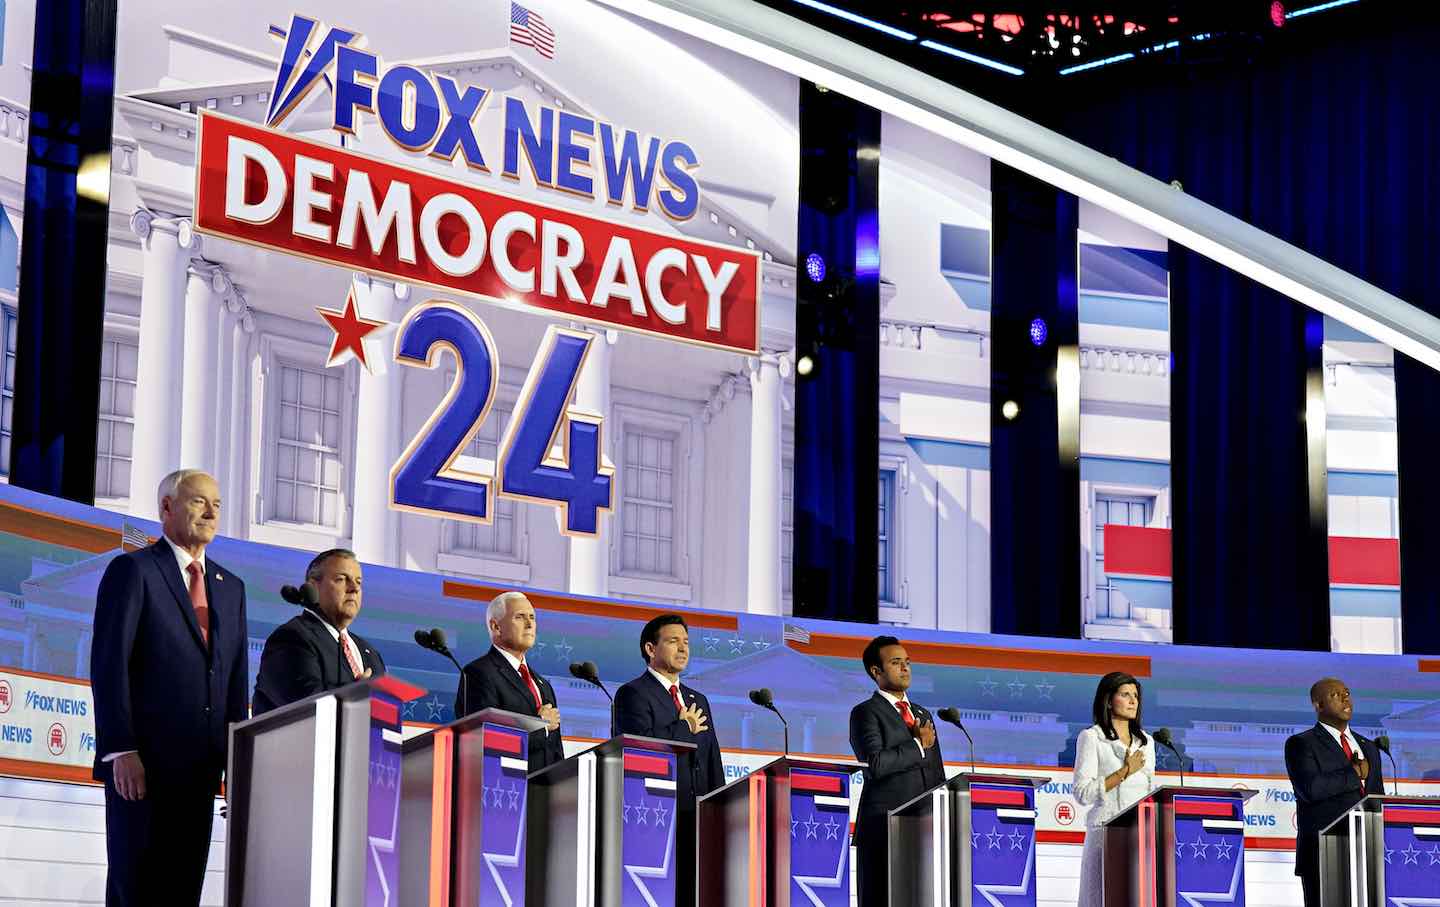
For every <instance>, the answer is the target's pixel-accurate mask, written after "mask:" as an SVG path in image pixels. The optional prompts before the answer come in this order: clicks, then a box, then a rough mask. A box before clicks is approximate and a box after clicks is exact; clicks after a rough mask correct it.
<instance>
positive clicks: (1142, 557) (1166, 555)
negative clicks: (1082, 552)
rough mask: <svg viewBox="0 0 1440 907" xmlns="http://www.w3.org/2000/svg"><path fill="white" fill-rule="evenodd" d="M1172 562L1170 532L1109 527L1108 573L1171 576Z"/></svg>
mask: <svg viewBox="0 0 1440 907" xmlns="http://www.w3.org/2000/svg"><path fill="white" fill-rule="evenodd" d="M1171 563H1172V562H1171V557H1170V530H1169V529H1151V528H1150V527H1148V526H1118V525H1115V524H1106V526H1105V572H1106V573H1116V574H1128V575H1130V576H1155V577H1168V576H1170V575H1171V571H1172V569H1173V568H1172V566H1171Z"/></svg>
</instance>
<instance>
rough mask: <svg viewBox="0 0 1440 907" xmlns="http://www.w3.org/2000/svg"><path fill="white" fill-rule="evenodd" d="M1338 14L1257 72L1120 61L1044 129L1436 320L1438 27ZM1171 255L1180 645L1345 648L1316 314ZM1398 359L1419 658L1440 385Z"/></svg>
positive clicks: (1412, 631)
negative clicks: (1316, 389)
mask: <svg viewBox="0 0 1440 907" xmlns="http://www.w3.org/2000/svg"><path fill="white" fill-rule="evenodd" d="M1326 16H1327V17H1329V18H1328V19H1327V22H1326V25H1325V28H1324V30H1323V31H1321V32H1316V33H1312V34H1310V35H1309V36H1308V37H1307V38H1306V40H1303V41H1302V40H1299V39H1298V38H1297V39H1294V40H1281V41H1279V42H1278V43H1276V44H1273V45H1272V46H1271V48H1270V49H1269V50H1267V51H1265V52H1264V53H1263V54H1259V55H1257V56H1256V57H1255V58H1254V59H1253V60H1250V61H1244V60H1236V59H1234V58H1233V57H1232V58H1225V57H1223V56H1217V58H1216V61H1215V63H1214V64H1213V65H1209V66H1204V65H1195V66H1189V67H1180V66H1170V67H1152V68H1149V69H1141V68H1139V67H1130V68H1128V71H1127V68H1126V67H1123V66H1116V67H1114V68H1113V69H1114V70H1115V71H1114V72H1113V73H1106V74H1105V75H1104V77H1103V78H1100V79H1096V80H1092V81H1090V82H1087V83H1083V84H1082V83H1080V82H1078V81H1077V82H1075V83H1071V84H1070V85H1069V86H1067V90H1068V91H1070V92H1071V94H1070V95H1068V96H1067V103H1065V104H1063V105H1061V107H1058V108H1052V110H1051V112H1050V113H1046V114H1043V115H1041V116H1042V118H1043V119H1046V120H1048V121H1049V122H1050V123H1051V124H1052V125H1055V126H1056V127H1058V128H1060V129H1061V130H1062V131H1064V132H1066V133H1067V134H1069V135H1071V136H1072V137H1074V138H1076V139H1078V140H1080V141H1082V142H1085V143H1086V144H1088V145H1091V146H1092V147H1095V148H1097V149H1100V150H1102V151H1104V152H1106V153H1108V154H1112V155H1114V156H1116V157H1117V158H1119V159H1120V160H1122V161H1124V162H1126V163H1128V164H1130V165H1132V166H1135V167H1138V168H1140V169H1141V170H1144V171H1146V172H1148V173H1149V174H1151V175H1152V176H1155V177H1157V178H1160V179H1163V180H1167V181H1168V180H1179V181H1180V182H1181V183H1182V185H1183V188H1184V191H1186V192H1189V193H1191V194H1193V195H1195V196H1198V197H1199V198H1202V199H1204V200H1205V201H1207V202H1210V203H1211V204H1214V205H1217V206H1219V207H1221V208H1223V209H1225V210H1227V211H1229V212H1230V213H1232V214H1234V215H1236V216H1238V217H1241V218H1244V219H1246V220H1248V221H1250V222H1251V223H1254V224H1255V225H1257V226H1259V227H1260V228H1262V229H1264V230H1266V231H1269V232H1271V233H1274V234H1276V235H1278V236H1280V237H1282V238H1284V239H1287V240H1289V241H1290V242H1293V243H1295V244H1297V245H1299V246H1301V247H1302V248H1305V249H1307V250H1308V251H1310V252H1313V253H1314V254H1316V255H1318V256H1320V257H1321V258H1324V259H1327V260H1329V261H1331V262H1334V263H1335V264H1336V265H1338V266H1340V267H1342V268H1345V269H1346V270H1349V271H1351V272H1353V273H1355V274H1358V275H1359V276H1361V277H1363V278H1364V279H1366V280H1368V281H1371V282H1373V283H1375V284H1376V285H1378V286H1380V287H1383V288H1385V289H1386V290H1388V291H1390V292H1392V293H1394V294H1396V295H1398V296H1400V297H1401V298H1404V299H1406V300H1408V301H1410V302H1413V303H1415V304H1417V305H1419V306H1421V307H1422V308H1425V309H1426V310H1428V311H1431V312H1436V313H1440V290H1437V277H1440V274H1437V271H1440V255H1437V253H1436V240H1437V233H1436V229H1435V228H1436V219H1437V217H1440V214H1437V211H1440V178H1437V176H1440V174H1437V167H1440V157H1437V152H1440V144H1437V141H1436V139H1437V130H1440V126H1437V121H1436V117H1435V116H1434V110H1435V96H1434V85H1435V84H1436V71H1435V70H1436V67H1435V62H1434V61H1435V48H1436V47H1437V46H1440V28H1437V26H1436V24H1435V23H1433V22H1431V21H1420V20H1418V19H1415V18H1410V17H1406V20H1405V21H1404V22H1401V21H1399V20H1398V19H1392V18H1391V17H1388V16H1387V17H1384V18H1383V19H1382V18H1381V17H1378V16H1375V15H1374V7H1373V5H1371V4H1359V5H1357V7H1356V8H1355V9H1354V10H1349V11H1346V10H1338V11H1335V12H1333V13H1327V14H1326ZM1317 18H1319V17H1318V16H1317ZM1247 63H1248V65H1247ZM1100 72H1104V71H1103V70H1102V71H1100ZM1170 260H1171V263H1172V274H1171V294H1172V300H1173V301H1172V335H1173V345H1174V356H1175V373H1174V376H1173V379H1172V392H1171V393H1172V407H1173V408H1172V412H1171V420H1172V425H1173V426H1174V431H1175V434H1174V437H1173V450H1172V456H1173V458H1174V467H1173V470H1172V473H1173V477H1174V486H1175V487H1174V495H1175V502H1176V503H1175V530H1176V531H1175V542H1174V544H1175V552H1174V554H1175V638H1176V642H1192V643H1211V644H1221V645H1254V646H1283V647H1287V648H1295V647H1300V648H1322V649H1323V648H1328V638H1327V636H1328V634H1327V633H1325V632H1324V631H1323V629H1322V628H1324V627H1326V626H1327V625H1328V614H1329V612H1328V601H1327V599H1326V595H1325V585H1326V582H1327V573H1326V571H1327V569H1328V568H1327V565H1326V557H1325V551H1324V535H1323V532H1319V531H1317V529H1318V527H1317V525H1316V513H1315V508H1314V507H1313V506H1312V505H1314V504H1317V503H1319V504H1323V498H1321V500H1320V501H1318V502H1317V501H1315V495H1316V491H1317V488H1316V483H1315V482H1314V481H1313V480H1311V481H1307V469H1309V467H1311V466H1312V465H1313V464H1311V463H1309V462H1307V459H1306V453H1307V451H1306V446H1305V442H1304V435H1303V422H1299V423H1297V421H1296V417H1297V414H1303V411H1304V410H1303V406H1304V387H1305V385H1304V376H1305V374H1306V371H1307V369H1309V370H1312V374H1313V368H1314V366H1315V363H1316V355H1317V352H1316V345H1317V344H1318V342H1319V332H1318V331H1317V328H1316V319H1315V318H1314V316H1313V315H1310V314H1309V313H1308V312H1306V311H1305V310H1304V309H1303V308H1302V307H1301V306H1299V304H1297V303H1293V302H1291V301H1289V300H1288V299H1285V298H1283V297H1279V296H1277V295H1276V294H1274V293H1271V292H1269V291H1265V290H1261V289H1259V288H1257V287H1255V286H1254V285H1253V284H1251V283H1250V282H1249V281H1248V280H1246V279H1245V278H1243V277H1240V276H1239V275H1236V274H1234V273H1231V272H1229V271H1226V270H1225V269H1222V268H1219V267H1218V266H1216V265H1213V264H1211V263H1209V262H1208V261H1207V260H1205V259H1203V258H1200V257H1199V256H1196V255H1194V254H1192V253H1189V252H1188V251H1186V250H1182V249H1172V254H1171V258H1170ZM1396 360H1397V362H1396V385H1397V390H1396V402H1397V411H1398V412H1397V416H1398V420H1397V421H1398V433H1399V473H1400V479H1399V482H1400V533H1401V581H1402V594H1401V602H1402V622H1403V627H1404V645H1405V650H1406V651H1407V652H1432V653H1433V652H1440V621H1437V620H1435V607H1436V602H1437V601H1440V557H1436V551H1437V547H1436V544H1435V542H1436V541H1440V533H1437V530H1436V529H1435V528H1434V524H1435V521H1436V517H1437V515H1440V475H1437V471H1436V467H1435V451H1436V450H1437V449H1440V428H1437V427H1436V418H1435V409H1434V406H1432V402H1433V403H1440V375H1437V374H1436V373H1435V372H1434V371H1432V370H1430V369H1428V368H1426V367H1424V366H1421V365H1418V364H1416V363H1414V362H1412V361H1410V360H1408V359H1406V358H1405V357H1404V356H1401V355H1398V354H1397V356H1396ZM1309 453H1310V457H1311V459H1313V457H1314V452H1313V451H1311V452H1309ZM1310 473H1312V474H1313V469H1312V470H1310ZM1319 488H1320V490H1321V491H1322V492H1323V483H1322V484H1321V485H1320V486H1319ZM1319 516H1321V517H1323V507H1321V508H1320V509H1319ZM1321 523H1322V524H1323V519H1322V520H1321Z"/></svg>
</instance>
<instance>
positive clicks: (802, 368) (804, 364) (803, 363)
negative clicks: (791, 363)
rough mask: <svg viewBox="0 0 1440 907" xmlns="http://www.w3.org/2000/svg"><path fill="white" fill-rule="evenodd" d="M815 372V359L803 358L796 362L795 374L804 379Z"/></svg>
mask: <svg viewBox="0 0 1440 907" xmlns="http://www.w3.org/2000/svg"><path fill="white" fill-rule="evenodd" d="M813 371H815V360H814V359H811V358H810V357H809V356H801V357H800V358H799V359H796V360H795V374H797V375H799V376H800V377H802V378H803V377H805V376H806V375H808V374H810V373H811V372H813Z"/></svg>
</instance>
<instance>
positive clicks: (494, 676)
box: [455, 646, 565, 772]
mask: <svg viewBox="0 0 1440 907" xmlns="http://www.w3.org/2000/svg"><path fill="white" fill-rule="evenodd" d="M526 664H529V662H526ZM530 676H531V677H532V678H534V680H535V686H536V687H537V688H538V689H539V690H540V701H541V702H542V703H544V704H545V705H553V706H555V707H556V708H559V705H558V703H557V702H556V699H555V688H554V687H552V686H551V685H550V681H548V680H546V679H545V678H544V677H541V676H540V675H539V674H538V673H536V671H535V668H534V666H533V665H531V666H530ZM462 708H463V709H464V710H465V712H464V713H465V714H466V715H469V714H471V713H474V712H478V711H480V710H481V709H504V710H505V711H507V712H518V713H520V714H521V715H538V714H539V713H540V710H539V709H537V708H536V707H535V697H534V696H533V695H532V694H531V693H530V688H529V687H527V686H526V685H525V681H523V680H521V679H520V672H519V671H517V670H515V669H514V668H512V667H510V662H508V661H506V660H505V656H504V655H501V654H500V650H499V649H496V648H495V647H494V646H491V647H490V651H488V652H486V653H485V654H484V655H481V656H480V657H479V658H477V659H475V660H474V661H472V662H470V663H469V664H468V665H466V666H465V670H463V671H461V672H460V688H459V689H458V690H456V692H455V713H456V714H457V715H458V714H460V710H461V709H462ZM564 758H565V745H564V743H563V742H562V740H561V738H560V730H559V729H558V728H557V729H556V730H553V731H551V732H550V733H548V734H547V733H545V732H544V731H536V732H535V733H533V734H531V735H530V771H532V772H534V771H539V770H540V769H542V768H544V767H545V766H547V765H553V764H554V763H556V762H559V761H560V760H561V759H564Z"/></svg>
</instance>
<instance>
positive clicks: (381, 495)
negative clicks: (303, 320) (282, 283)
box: [335, 275, 408, 567]
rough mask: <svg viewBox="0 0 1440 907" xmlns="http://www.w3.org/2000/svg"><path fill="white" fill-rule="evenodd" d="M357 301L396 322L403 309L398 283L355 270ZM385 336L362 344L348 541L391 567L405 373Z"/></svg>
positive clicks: (365, 556) (364, 312)
mask: <svg viewBox="0 0 1440 907" xmlns="http://www.w3.org/2000/svg"><path fill="white" fill-rule="evenodd" d="M400 292H404V291H403V290H401V291H400ZM406 295H408V293H406ZM342 302H343V300H337V301H336V303H335V305H336V307H339V305H340V304H341V303H342ZM355 302H356V308H357V310H358V312H359V314H360V316H361V317H363V318H372V319H376V320H380V321H388V322H391V323H394V322H396V321H399V320H400V316H401V314H402V309H401V305H402V302H401V300H400V298H399V296H398V295H397V287H396V285H395V284H393V283H391V282H389V281H386V280H381V279H379V278H375V277H367V276H365V275H357V276H356V278H355ZM385 340H386V341H387V342H385V343H380V342H375V343H369V344H367V345H366V348H365V355H366V358H367V360H368V361H369V363H370V370H371V371H373V372H374V374H371V371H367V370H366V369H365V368H363V367H361V368H360V387H359V394H358V395H359V400H358V402H357V418H356V431H355V479H354V484H353V486H352V488H351V492H350V494H351V509H350V518H351V523H350V545H351V547H352V548H354V549H355V553H356V554H357V555H358V556H359V558H360V560H361V561H363V562H365V563H367V564H384V565H386V566H389V567H394V566H398V565H399V563H400V544H399V539H400V533H399V528H400V512H399V511H396V510H391V509H390V467H392V466H394V465H395V459H396V458H397V457H399V456H400V432H401V425H400V406H401V402H402V399H403V398H402V393H401V392H402V386H401V385H402V382H401V376H402V374H403V372H402V371H401V370H400V369H398V368H395V367H393V362H392V357H393V354H394V351H393V349H392V348H391V346H390V343H392V342H393V341H394V335H393V334H391V333H388V332H387V334H386V336H385Z"/></svg>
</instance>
